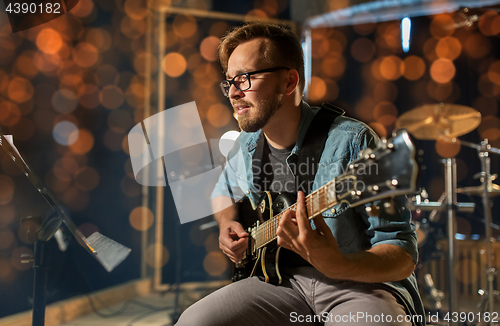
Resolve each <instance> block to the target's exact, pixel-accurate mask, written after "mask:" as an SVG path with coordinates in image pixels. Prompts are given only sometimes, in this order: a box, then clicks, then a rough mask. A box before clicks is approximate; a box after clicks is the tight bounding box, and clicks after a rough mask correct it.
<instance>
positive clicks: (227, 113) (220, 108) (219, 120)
mask: <svg viewBox="0 0 500 326" xmlns="http://www.w3.org/2000/svg"><path fill="white" fill-rule="evenodd" d="M206 117H207V120H208V122H209V123H210V124H211V125H212V126H214V127H216V128H220V127H224V126H225V125H227V124H228V123H229V121H231V117H232V115H231V110H229V108H228V107H227V106H225V105H224V104H221V103H217V104H213V105H211V106H210V107H209V108H208V112H207V116H206Z"/></svg>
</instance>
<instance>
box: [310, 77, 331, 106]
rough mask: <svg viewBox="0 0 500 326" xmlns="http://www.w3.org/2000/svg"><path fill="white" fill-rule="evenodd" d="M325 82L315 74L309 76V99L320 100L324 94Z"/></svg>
mask: <svg viewBox="0 0 500 326" xmlns="http://www.w3.org/2000/svg"><path fill="white" fill-rule="evenodd" d="M326 90H327V88H326V83H325V81H324V80H323V79H322V78H320V77H317V76H313V77H311V84H310V85H309V94H308V96H309V100H310V101H312V102H317V101H320V100H321V99H322V98H323V97H325V95H326Z"/></svg>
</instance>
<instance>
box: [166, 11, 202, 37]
mask: <svg viewBox="0 0 500 326" xmlns="http://www.w3.org/2000/svg"><path fill="white" fill-rule="evenodd" d="M172 25H173V30H174V33H175V34H176V35H177V36H179V37H182V38H189V37H191V36H193V35H194V34H195V33H196V30H197V28H198V24H197V23H196V19H195V18H194V17H192V16H184V15H177V16H175V18H174V21H173V23H172Z"/></svg>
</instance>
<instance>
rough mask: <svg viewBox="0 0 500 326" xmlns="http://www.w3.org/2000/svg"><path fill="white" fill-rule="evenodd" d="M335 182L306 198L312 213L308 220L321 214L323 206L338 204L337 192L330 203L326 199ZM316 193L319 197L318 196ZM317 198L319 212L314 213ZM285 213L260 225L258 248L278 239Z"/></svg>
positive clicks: (308, 209) (257, 238) (257, 236)
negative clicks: (278, 231)
mask: <svg viewBox="0 0 500 326" xmlns="http://www.w3.org/2000/svg"><path fill="white" fill-rule="evenodd" d="M334 182H335V180H332V181H330V182H328V183H327V184H325V185H324V186H322V187H321V188H319V189H317V190H315V191H314V192H312V193H311V194H309V195H308V196H307V197H306V198H305V202H306V208H307V211H309V212H312V215H311V216H308V219H310V218H312V217H313V216H316V215H317V214H319V213H320V211H321V208H320V207H322V206H323V207H325V206H329V205H331V204H335V202H336V200H335V197H336V195H335V192H334V198H330V199H331V201H330V202H329V201H328V200H327V198H326V197H327V196H328V194H327V188H328V187H329V186H330V185H331V184H333V183H334ZM321 192H322V193H321ZM316 193H317V195H318V196H316ZM315 198H317V200H316V202H317V203H316V205H317V206H319V207H318V211H313V200H315ZM321 201H322V202H323V205H321ZM318 204H319V205H318ZM296 205H297V204H296V203H294V204H293V205H291V206H290V207H288V208H287V209H286V210H288V209H292V208H294V210H295V209H296V208H295V206H296ZM286 210H285V211H286ZM285 211H283V212H280V213H278V214H276V215H275V216H274V217H273V218H271V219H269V220H267V221H266V222H264V223H262V224H261V225H260V227H259V229H258V230H257V231H256V236H255V238H256V242H257V247H258V248H260V247H262V246H265V245H267V244H268V243H270V242H272V241H273V240H274V239H275V238H276V231H277V229H278V224H279V221H280V220H281V216H282V215H283V214H284V212H285Z"/></svg>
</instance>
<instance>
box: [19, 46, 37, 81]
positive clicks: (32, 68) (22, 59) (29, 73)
mask: <svg viewBox="0 0 500 326" xmlns="http://www.w3.org/2000/svg"><path fill="white" fill-rule="evenodd" d="M15 67H16V70H17V71H19V72H20V73H21V74H23V75H25V76H26V77H28V78H30V79H31V78H33V77H35V76H36V75H37V74H38V68H37V67H36V65H35V62H34V52H32V51H25V52H24V53H23V54H21V55H20V56H18V57H17V59H16V62H15Z"/></svg>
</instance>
